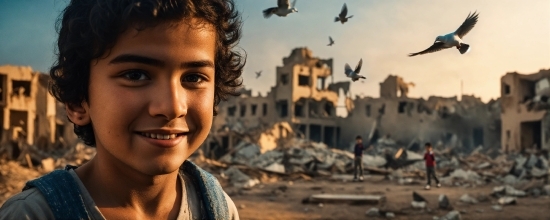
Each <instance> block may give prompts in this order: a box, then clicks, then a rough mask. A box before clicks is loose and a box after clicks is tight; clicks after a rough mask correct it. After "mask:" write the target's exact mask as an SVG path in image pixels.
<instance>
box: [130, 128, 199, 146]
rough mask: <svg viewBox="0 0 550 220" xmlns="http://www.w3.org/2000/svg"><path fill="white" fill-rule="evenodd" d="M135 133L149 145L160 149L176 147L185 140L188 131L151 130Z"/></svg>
mask: <svg viewBox="0 0 550 220" xmlns="http://www.w3.org/2000/svg"><path fill="white" fill-rule="evenodd" d="M136 133H137V134H138V135H139V136H140V137H142V138H143V139H145V141H147V142H149V143H150V144H151V145H154V146H157V147H161V148H172V147H175V146H177V145H178V144H179V143H180V142H181V141H182V140H183V139H184V138H186V137H187V135H188V134H189V131H185V130H168V129H153V130H144V131H138V132H136Z"/></svg>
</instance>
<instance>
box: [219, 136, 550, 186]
mask: <svg viewBox="0 0 550 220" xmlns="http://www.w3.org/2000/svg"><path fill="white" fill-rule="evenodd" d="M281 146H282V147H277V148H275V149H274V150H271V151H266V152H265V153H261V151H260V147H259V146H258V145H256V144H253V143H249V142H246V141H242V142H240V143H239V144H237V145H236V146H235V147H234V148H233V149H232V150H230V151H229V152H228V153H227V154H225V155H224V156H222V157H221V158H220V159H219V160H218V163H220V164H221V165H217V167H219V168H222V169H224V170H228V169H233V168H231V167H230V165H238V168H235V169H237V170H239V169H240V170H241V171H243V172H244V173H245V175H247V174H248V173H251V171H250V170H254V172H253V173H255V174H252V175H256V176H257V175H260V174H261V173H263V174H261V175H265V174H266V173H267V174H269V175H277V176H279V177H285V176H289V175H297V174H299V175H301V177H304V178H311V177H322V176H333V175H334V176H338V175H339V174H352V173H353V158H354V156H353V153H351V151H346V150H339V149H333V148H328V147H327V146H326V145H325V144H323V143H315V142H311V141H306V140H303V139H298V138H294V139H292V140H290V141H288V142H287V143H284V144H283V145H281ZM374 149H375V150H374V152H373V151H370V152H368V153H366V154H364V155H363V167H364V169H365V173H367V174H379V175H386V177H388V178H389V179H393V180H396V181H397V182H398V183H399V184H423V182H424V181H425V165H424V161H423V155H422V154H421V152H419V153H416V152H413V151H411V150H406V149H403V148H398V146H396V145H392V144H387V143H384V144H376V145H374ZM435 154H436V155H437V158H436V159H437V172H438V177H439V178H440V181H441V183H442V184H443V185H447V186H463V187H473V186H475V185H485V184H489V183H493V184H502V185H510V186H514V187H523V188H524V187H527V188H526V190H528V193H532V192H531V191H534V192H535V194H542V193H544V189H543V186H544V185H545V184H548V183H547V179H548V176H549V172H550V170H549V165H548V160H547V159H546V158H545V157H544V156H543V155H542V154H540V153H531V154H516V155H513V154H509V155H505V154H501V153H500V152H498V151H495V150H494V149H487V148H482V147H479V148H477V149H475V150H474V151H473V152H472V153H471V154H469V155H465V154H464V153H461V152H458V151H457V150H455V148H452V147H448V148H436V150H435ZM384 168H385V169H384ZM247 170H249V171H247ZM215 172H217V171H215ZM231 172H233V171H231ZM217 173H220V172H217ZM226 177H227V176H226ZM256 178H260V179H261V177H260V176H258V177H256ZM253 179H255V178H252V177H251V180H253ZM535 183H538V184H535ZM529 184H530V185H531V186H528V185H529ZM533 184H534V185H533ZM537 192H540V193H537Z"/></svg>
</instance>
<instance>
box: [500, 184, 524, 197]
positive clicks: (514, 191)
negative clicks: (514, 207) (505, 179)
mask: <svg viewBox="0 0 550 220" xmlns="http://www.w3.org/2000/svg"><path fill="white" fill-rule="evenodd" d="M504 188H505V191H506V195H508V196H516V197H522V196H526V195H527V193H526V192H525V191H522V190H517V189H515V188H514V187H512V186H509V185H507V186H505V187H504Z"/></svg>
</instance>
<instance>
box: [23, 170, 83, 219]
mask: <svg viewBox="0 0 550 220" xmlns="http://www.w3.org/2000/svg"><path fill="white" fill-rule="evenodd" d="M74 168H76V167H74V166H69V165H67V166H66V167H65V169H64V170H54V171H52V172H50V173H48V174H46V175H44V176H42V177H40V178H37V179H34V180H31V181H28V182H27V183H26V184H25V187H24V188H23V191H24V190H27V189H30V188H33V187H36V188H37V189H38V190H39V191H40V192H41V193H42V195H43V196H44V198H45V199H46V201H47V202H48V205H49V206H50V209H51V210H52V213H53V216H54V217H55V219H90V216H89V215H88V212H87V210H86V207H85V205H84V201H83V200H82V194H81V193H80V187H79V186H78V183H77V182H76V181H75V179H74V177H73V176H72V175H71V174H70V173H69V170H70V169H74Z"/></svg>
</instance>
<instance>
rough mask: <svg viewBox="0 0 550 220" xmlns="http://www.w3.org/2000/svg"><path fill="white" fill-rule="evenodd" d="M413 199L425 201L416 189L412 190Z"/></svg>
mask: <svg viewBox="0 0 550 220" xmlns="http://www.w3.org/2000/svg"><path fill="white" fill-rule="evenodd" d="M413 200H414V201H416V202H426V201H427V200H426V199H425V198H424V197H422V196H421V195H420V194H418V193H417V192H416V191H413Z"/></svg>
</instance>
